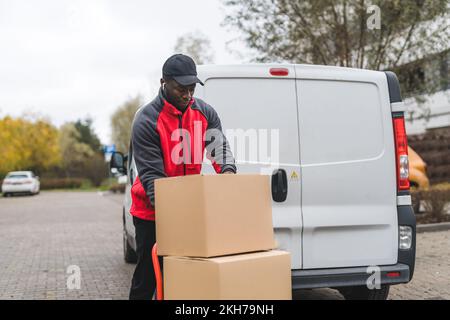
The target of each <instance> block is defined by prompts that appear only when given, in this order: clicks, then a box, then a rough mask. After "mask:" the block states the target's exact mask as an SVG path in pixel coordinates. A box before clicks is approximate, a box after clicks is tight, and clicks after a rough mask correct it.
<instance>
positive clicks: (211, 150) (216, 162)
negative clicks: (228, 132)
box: [205, 106, 236, 173]
mask: <svg viewBox="0 0 450 320" xmlns="http://www.w3.org/2000/svg"><path fill="white" fill-rule="evenodd" d="M207 113H208V117H207V118H208V129H207V130H208V131H207V137H208V133H209V132H211V130H212V131H213V137H214V138H213V139H211V140H209V139H208V138H207V141H206V143H205V147H206V155H207V157H208V158H209V159H211V161H212V162H213V166H214V169H215V170H216V172H217V173H224V172H225V171H231V172H234V173H236V165H235V160H234V157H233V153H232V152H231V149H230V144H229V143H228V140H227V138H226V136H225V134H224V133H223V131H222V124H221V123H220V119H219V116H218V114H217V112H216V110H214V109H213V108H212V107H210V106H209V108H208V112H207ZM215 139H218V141H215ZM208 140H209V141H208Z"/></svg>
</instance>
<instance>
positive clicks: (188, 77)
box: [162, 54, 203, 86]
mask: <svg viewBox="0 0 450 320" xmlns="http://www.w3.org/2000/svg"><path fill="white" fill-rule="evenodd" d="M162 73H163V77H170V78H173V79H174V80H175V81H176V82H178V83H179V84H181V85H182V86H189V85H191V84H194V83H200V84H201V85H202V86H203V82H201V81H200V79H199V78H197V68H196V66H195V62H194V60H192V58H191V57H188V56H186V55H184V54H174V55H173V56H171V57H170V58H169V59H167V60H166V62H164V65H163V68H162Z"/></svg>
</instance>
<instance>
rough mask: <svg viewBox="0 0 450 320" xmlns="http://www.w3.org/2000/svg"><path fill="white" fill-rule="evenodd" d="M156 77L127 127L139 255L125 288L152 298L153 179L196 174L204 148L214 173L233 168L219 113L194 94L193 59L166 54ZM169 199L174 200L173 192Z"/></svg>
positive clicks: (138, 296) (134, 295)
mask: <svg viewBox="0 0 450 320" xmlns="http://www.w3.org/2000/svg"><path fill="white" fill-rule="evenodd" d="M160 82H161V88H160V90H159V93H158V96H157V97H156V98H155V99H154V100H153V101H152V102H150V103H149V104H147V105H145V106H143V107H141V108H140V109H139V110H138V111H137V113H136V116H135V118H134V121H133V126H132V133H131V153H132V156H133V159H134V161H135V163H136V167H137V177H136V179H135V181H133V186H132V188H131V198H132V204H131V209H130V213H131V214H132V215H133V224H134V226H135V229H136V253H137V257H138V262H137V265H136V269H135V271H134V274H133V280H132V282H131V290H130V299H133V300H134V299H140V300H144V299H152V296H153V294H154V291H155V286H156V283H155V282H156V281H155V277H154V273H153V263H152V259H151V250H152V247H153V245H154V244H155V241H156V239H155V192H154V181H155V179H157V178H162V177H173V176H182V175H191V174H199V173H200V170H201V167H202V162H203V154H204V150H206V155H207V157H208V158H209V159H210V160H211V162H212V164H213V166H214V169H215V170H216V172H217V173H236V166H235V161H234V158H233V155H232V153H231V151H230V147H229V144H228V141H227V139H226V138H225V135H224V134H223V132H222V127H221V123H220V119H219V116H218V115H217V113H216V111H215V110H214V109H213V108H212V107H211V106H210V105H208V104H207V103H205V102H204V101H202V100H200V99H197V98H194V97H193V95H194V90H195V85H196V84H197V83H199V84H201V85H203V83H202V82H201V81H200V80H199V79H198V78H197V70H196V66H195V63H194V61H193V60H192V59H191V58H190V57H188V56H186V55H182V54H176V55H173V56H171V57H170V58H169V59H167V61H166V62H165V63H164V66H163V68H162V79H161V81H160ZM218 192H220V191H219V190H218ZM173 201H177V195H176V194H174V195H173ZM160 264H161V265H162V261H161V260H160Z"/></svg>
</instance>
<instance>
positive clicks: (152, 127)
mask: <svg viewBox="0 0 450 320" xmlns="http://www.w3.org/2000/svg"><path fill="white" fill-rule="evenodd" d="M131 143H132V145H133V157H134V161H135V162H136V168H137V171H138V175H139V179H140V180H141V183H142V186H143V187H144V190H145V193H146V194H147V196H148V197H149V198H150V203H151V205H152V206H153V207H155V187H154V181H155V179H157V178H162V177H165V176H166V174H165V172H164V162H163V156H162V152H161V145H160V139H159V135H158V133H157V131H156V123H154V124H152V123H151V121H150V119H149V118H148V117H145V115H143V114H138V115H137V116H136V119H135V121H134V122H133V128H132V133H131Z"/></svg>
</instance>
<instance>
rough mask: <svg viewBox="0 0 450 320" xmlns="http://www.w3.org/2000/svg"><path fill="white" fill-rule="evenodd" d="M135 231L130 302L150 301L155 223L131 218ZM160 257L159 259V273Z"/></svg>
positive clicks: (152, 280) (153, 274)
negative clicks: (135, 263) (135, 262)
mask: <svg viewBox="0 0 450 320" xmlns="http://www.w3.org/2000/svg"><path fill="white" fill-rule="evenodd" d="M133 224H134V227H135V230H136V254H137V258H138V259H137V265H136V269H135V270H134V274H133V279H132V280H131V289H130V300H151V299H152V297H153V294H154V292H155V289H156V279H155V273H154V271H153V262H152V248H153V245H154V244H155V242H156V232H155V221H148V220H143V219H139V218H136V217H133ZM162 263H163V261H162V257H159V264H160V266H161V271H162V267H163V264H162Z"/></svg>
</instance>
